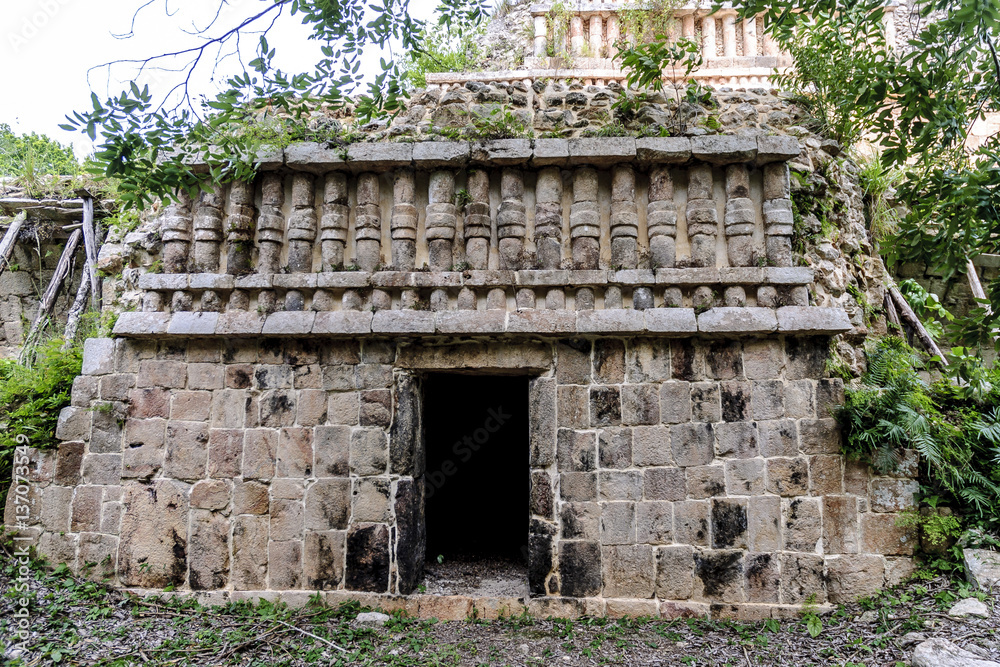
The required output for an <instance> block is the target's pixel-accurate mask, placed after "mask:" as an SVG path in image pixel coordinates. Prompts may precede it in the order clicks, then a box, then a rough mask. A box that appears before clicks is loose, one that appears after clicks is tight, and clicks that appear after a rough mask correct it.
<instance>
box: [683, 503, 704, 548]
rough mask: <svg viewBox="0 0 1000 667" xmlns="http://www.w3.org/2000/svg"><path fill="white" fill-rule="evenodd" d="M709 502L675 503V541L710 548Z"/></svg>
mask: <svg viewBox="0 0 1000 667" xmlns="http://www.w3.org/2000/svg"><path fill="white" fill-rule="evenodd" d="M710 508H711V506H710V505H709V503H708V501H707V500H686V501H681V502H676V503H674V541H675V542H678V543H680V544H690V545H693V546H701V547H707V546H708V539H709V515H710V512H711V509H710Z"/></svg>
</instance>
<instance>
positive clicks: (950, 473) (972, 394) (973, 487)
mask: <svg viewBox="0 0 1000 667" xmlns="http://www.w3.org/2000/svg"><path fill="white" fill-rule="evenodd" d="M960 354H962V355H963V356H962V359H961V360H960V361H961V363H953V364H951V366H950V368H952V369H953V372H954V373H955V374H954V375H953V376H951V377H946V378H943V379H941V380H938V381H937V382H934V383H933V384H928V383H927V382H925V381H924V380H923V379H922V378H921V376H920V370H922V369H923V363H922V361H921V359H920V358H919V356H918V355H917V354H916V353H915V352H914V350H913V349H912V348H910V347H909V346H908V345H907V344H906V343H905V342H904V341H903V340H902V339H900V338H896V337H885V338H882V339H881V340H879V341H877V342H876V343H874V344H873V345H871V346H870V347H869V349H868V371H867V372H866V373H865V374H864V375H863V376H862V378H861V380H860V381H857V382H855V383H854V384H853V385H852V386H851V387H849V388H848V390H847V392H846V400H845V403H844V406H843V407H842V408H841V409H840V410H839V411H838V413H837V417H838V419H839V421H840V423H841V426H842V428H843V430H844V435H845V438H844V445H843V447H844V453H845V455H847V456H848V457H849V458H853V459H856V460H863V461H865V462H867V463H869V464H870V465H871V467H872V468H873V469H874V470H875V471H876V472H877V473H880V474H884V473H888V472H891V471H892V470H894V469H895V468H896V467H897V466H898V464H899V461H900V455H901V452H902V450H903V449H914V450H916V451H917V453H918V454H919V455H920V459H921V464H922V470H921V482H922V486H923V489H924V491H925V492H926V493H927V494H930V495H938V496H941V497H943V498H945V499H946V500H947V501H948V502H949V504H950V505H951V506H952V508H953V509H955V510H956V511H958V512H959V513H961V514H964V515H965V517H966V519H967V521H968V524H969V525H976V526H979V527H980V528H983V529H985V530H987V531H989V532H991V533H994V534H997V533H998V531H1000V391H998V390H997V389H996V388H995V387H997V386H998V385H997V380H1000V372H998V371H996V370H994V369H988V368H986V367H984V366H983V365H982V363H981V360H980V361H979V362H978V367H977V368H975V369H971V370H970V366H971V365H972V364H973V362H972V361H971V360H970V359H971V355H968V354H967V353H966V352H965V351H961V350H960ZM956 361H958V360H956ZM962 375H965V376H966V377H975V378H977V380H976V386H975V387H973V386H972V385H970V383H969V382H968V381H966V380H963V379H962V377H961V376H962Z"/></svg>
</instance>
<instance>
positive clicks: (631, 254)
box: [611, 165, 639, 269]
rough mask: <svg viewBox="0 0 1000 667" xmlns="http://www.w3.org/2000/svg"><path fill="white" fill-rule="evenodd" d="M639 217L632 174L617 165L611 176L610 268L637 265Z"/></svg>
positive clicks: (632, 172)
mask: <svg viewBox="0 0 1000 667" xmlns="http://www.w3.org/2000/svg"><path fill="white" fill-rule="evenodd" d="M638 237H639V214H638V212H637V211H636V207H635V171H634V170H633V169H632V167H630V166H628V165H618V166H616V167H615V169H614V171H613V172H612V176H611V265H612V266H613V267H621V268H623V269H634V268H635V267H636V264H637V262H638V250H639V246H638V240H637V239H638Z"/></svg>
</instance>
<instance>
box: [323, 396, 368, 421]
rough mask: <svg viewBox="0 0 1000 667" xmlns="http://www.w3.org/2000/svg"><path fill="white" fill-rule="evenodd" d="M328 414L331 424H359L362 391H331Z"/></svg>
mask: <svg viewBox="0 0 1000 667" xmlns="http://www.w3.org/2000/svg"><path fill="white" fill-rule="evenodd" d="M326 416H327V420H328V421H329V422H330V423H331V424H343V425H348V426H355V425H357V424H358V423H359V422H360V421H361V393H360V392H357V391H344V392H334V393H331V394H330V396H329V399H328V400H327V407H326Z"/></svg>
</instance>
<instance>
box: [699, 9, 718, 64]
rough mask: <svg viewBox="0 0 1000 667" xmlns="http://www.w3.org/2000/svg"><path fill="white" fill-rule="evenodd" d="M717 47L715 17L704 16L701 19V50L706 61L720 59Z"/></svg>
mask: <svg viewBox="0 0 1000 667" xmlns="http://www.w3.org/2000/svg"><path fill="white" fill-rule="evenodd" d="M717 47H718V45H717V44H716V42H715V15H714V14H713V15H710V16H704V17H702V19H701V50H702V55H703V57H704V58H705V60H708V59H709V58H716V57H718V56H717V53H718V48H717ZM706 64H707V63H706Z"/></svg>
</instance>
